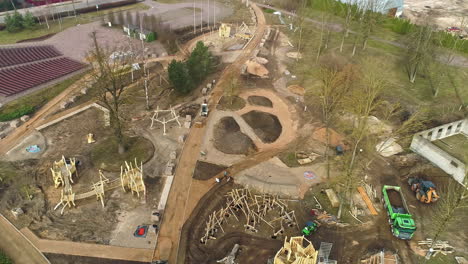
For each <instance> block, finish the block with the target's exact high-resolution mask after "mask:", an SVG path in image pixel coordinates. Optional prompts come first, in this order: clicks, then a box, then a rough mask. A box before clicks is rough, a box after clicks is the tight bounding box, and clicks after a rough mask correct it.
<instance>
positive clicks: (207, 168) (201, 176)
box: [193, 161, 227, 181]
mask: <svg viewBox="0 0 468 264" xmlns="http://www.w3.org/2000/svg"><path fill="white" fill-rule="evenodd" d="M226 168H227V167H225V166H221V165H217V164H213V163H208V162H204V161H197V165H196V166H195V171H194V173H193V178H194V179H197V180H202V181H205V180H209V179H211V178H213V177H214V176H216V175H217V174H218V173H220V172H222V171H223V170H225V169H226Z"/></svg>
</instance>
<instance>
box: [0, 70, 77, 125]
mask: <svg viewBox="0 0 468 264" xmlns="http://www.w3.org/2000/svg"><path fill="white" fill-rule="evenodd" d="M85 74H86V72H85V73H81V74H78V75H75V76H73V77H72V78H70V79H67V80H64V81H62V82H60V83H57V84H55V85H53V86H51V87H48V88H44V89H41V90H40V91H37V92H34V93H31V94H29V95H26V96H23V97H21V98H18V99H16V100H14V101H11V102H8V103H7V104H5V105H4V106H2V108H0V121H1V122H3V121H9V120H13V119H15V118H19V117H21V116H23V115H29V114H32V113H34V112H35V111H36V110H38V109H39V108H41V107H42V106H43V105H45V104H46V103H47V102H48V101H50V100H51V99H52V98H54V97H55V96H57V95H59V94H60V93H61V92H62V91H64V90H65V89H67V88H68V87H70V86H71V85H72V84H74V83H75V82H76V81H78V80H79V79H81V78H82V77H83V76H84V75H85Z"/></svg>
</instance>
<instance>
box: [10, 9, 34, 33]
mask: <svg viewBox="0 0 468 264" xmlns="http://www.w3.org/2000/svg"><path fill="white" fill-rule="evenodd" d="M35 26H36V18H35V17H34V16H33V15H32V13H31V12H27V13H26V15H24V17H23V15H22V14H20V13H18V12H17V11H15V12H14V13H13V15H11V14H6V16H5V27H6V30H7V31H8V32H11V33H14V32H19V31H21V30H23V29H25V28H26V29H33V28H34V27H35Z"/></svg>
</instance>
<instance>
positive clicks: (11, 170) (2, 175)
mask: <svg viewBox="0 0 468 264" xmlns="http://www.w3.org/2000/svg"><path fill="white" fill-rule="evenodd" d="M17 173H18V170H17V168H15V167H14V166H13V165H12V164H11V163H10V162H6V161H0V186H1V185H2V184H4V183H8V182H10V181H11V180H13V179H14V178H16V176H17Z"/></svg>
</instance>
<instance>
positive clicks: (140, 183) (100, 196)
mask: <svg viewBox="0 0 468 264" xmlns="http://www.w3.org/2000/svg"><path fill="white" fill-rule="evenodd" d="M51 171H52V178H53V180H54V186H55V188H58V187H59V186H62V190H61V196H60V201H59V202H58V203H57V205H56V206H55V207H54V210H57V208H59V207H60V206H62V209H61V211H60V214H63V212H64V210H65V208H66V207H69V208H71V207H75V206H76V204H75V201H77V200H82V199H87V198H90V197H93V196H95V197H96V200H97V201H100V202H101V205H102V207H104V197H105V192H106V191H109V190H112V189H115V188H118V187H122V188H123V190H124V191H127V190H130V191H131V192H132V194H134V193H136V194H137V196H138V197H140V193H143V197H145V195H146V188H145V183H144V180H143V164H142V163H141V164H140V166H138V163H137V161H136V160H135V165H133V164H132V163H127V162H125V168H124V166H121V174H120V178H117V179H113V180H110V179H109V178H107V177H106V176H105V175H104V174H103V173H102V171H101V170H99V181H98V182H95V183H92V184H91V186H90V188H89V189H88V191H84V192H80V193H76V192H74V191H73V188H72V183H74V182H73V180H72V176H73V175H77V169H76V159H74V158H71V159H65V157H63V156H62V159H61V160H59V161H55V162H54V163H53V164H52V168H51Z"/></svg>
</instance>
